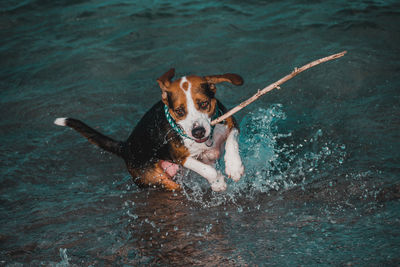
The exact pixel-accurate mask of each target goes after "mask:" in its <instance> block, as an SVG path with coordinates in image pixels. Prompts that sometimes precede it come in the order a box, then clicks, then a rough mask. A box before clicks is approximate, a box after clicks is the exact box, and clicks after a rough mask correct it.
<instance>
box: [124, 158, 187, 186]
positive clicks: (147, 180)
mask: <svg viewBox="0 0 400 267" xmlns="http://www.w3.org/2000/svg"><path fill="white" fill-rule="evenodd" d="M136 172H138V171H135V173H134V175H132V176H133V177H140V178H139V179H140V181H139V182H140V184H142V185H145V186H153V185H155V186H157V187H161V188H164V189H166V190H168V191H179V190H181V187H180V185H179V184H177V183H175V182H174V181H173V180H172V179H171V177H170V176H169V175H168V174H167V173H166V172H165V171H164V170H163V169H162V168H161V164H160V163H155V164H154V165H153V166H152V167H151V168H149V169H147V170H145V171H144V172H138V173H137V174H136Z"/></svg>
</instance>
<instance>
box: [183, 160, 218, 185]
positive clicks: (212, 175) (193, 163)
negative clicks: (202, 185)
mask: <svg viewBox="0 0 400 267" xmlns="http://www.w3.org/2000/svg"><path fill="white" fill-rule="evenodd" d="M183 166H184V167H185V168H188V169H190V170H192V171H194V172H197V173H198V174H200V175H201V176H203V177H204V178H206V179H207V181H208V182H209V183H210V185H211V189H212V190H213V191H216V192H218V191H224V190H225V189H226V183H225V180H224V176H223V175H222V174H221V173H220V172H217V170H215V169H214V168H213V167H211V166H210V165H207V164H204V163H202V162H200V161H198V160H196V159H194V158H191V157H188V158H187V159H186V161H185V163H184V164H183Z"/></svg>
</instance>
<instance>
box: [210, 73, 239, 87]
mask: <svg viewBox="0 0 400 267" xmlns="http://www.w3.org/2000/svg"><path fill="white" fill-rule="evenodd" d="M204 78H205V79H206V80H207V82H208V83H211V84H216V83H222V82H228V83H231V84H234V85H242V84H243V79H242V77H240V76H239V75H237V74H234V73H225V74H222V75H211V76H205V77H204Z"/></svg>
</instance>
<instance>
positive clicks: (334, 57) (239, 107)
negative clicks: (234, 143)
mask: <svg viewBox="0 0 400 267" xmlns="http://www.w3.org/2000/svg"><path fill="white" fill-rule="evenodd" d="M346 53H347V51H343V52H340V53H337V54H334V55H331V56H328V57H324V58H320V59H317V60H315V61H313V62H310V63H308V64H306V65H304V66H303V67H301V68H295V69H294V71H293V72H292V73H290V74H288V75H286V76H285V77H283V78H282V79H280V80H279V81H276V82H274V83H272V84H270V85H268V86H267V87H265V88H264V89H262V90H258V92H257V93H256V94H255V95H253V96H252V97H250V98H249V99H247V100H246V101H243V102H242V103H240V104H239V105H237V106H236V107H234V108H233V109H231V110H229V111H228V112H227V113H225V114H224V115H222V116H220V117H218V118H216V119H215V120H213V121H212V122H211V125H215V124H217V123H220V122H221V121H223V120H225V119H226V118H228V117H230V116H232V115H233V114H235V113H236V112H238V111H239V110H241V109H242V108H244V107H245V106H247V105H249V104H251V103H253V102H254V101H256V100H257V99H258V98H259V97H260V96H262V95H264V94H266V93H268V92H269V91H271V90H273V89H275V88H277V89H281V88H280V87H279V86H280V85H281V84H283V83H284V82H286V81H288V80H290V79H292V78H293V77H294V76H296V75H297V74H299V73H300V72H303V71H305V70H306V69H309V68H312V67H314V66H316V65H318V64H320V63H323V62H326V61H329V60H332V59H336V58H340V57H342V56H344V55H345V54H346Z"/></svg>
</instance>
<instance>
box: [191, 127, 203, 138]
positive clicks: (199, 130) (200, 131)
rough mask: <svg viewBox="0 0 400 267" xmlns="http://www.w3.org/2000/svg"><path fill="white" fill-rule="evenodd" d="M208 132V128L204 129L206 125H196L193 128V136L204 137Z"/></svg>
mask: <svg viewBox="0 0 400 267" xmlns="http://www.w3.org/2000/svg"><path fill="white" fill-rule="evenodd" d="M205 133H206V129H204V127H201V126H200V127H195V128H193V130H192V135H193V137H195V138H197V139H200V138H203V137H204V134H205Z"/></svg>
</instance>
